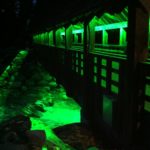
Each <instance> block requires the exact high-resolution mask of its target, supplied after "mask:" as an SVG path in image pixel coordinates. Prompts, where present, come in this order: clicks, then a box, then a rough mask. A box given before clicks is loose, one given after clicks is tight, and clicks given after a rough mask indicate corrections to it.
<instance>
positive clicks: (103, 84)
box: [101, 79, 106, 88]
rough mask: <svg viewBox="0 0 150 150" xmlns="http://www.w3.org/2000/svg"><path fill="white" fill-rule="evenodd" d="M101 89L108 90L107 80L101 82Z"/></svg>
mask: <svg viewBox="0 0 150 150" xmlns="http://www.w3.org/2000/svg"><path fill="white" fill-rule="evenodd" d="M101 87H103V88H106V80H103V79H102V80H101Z"/></svg>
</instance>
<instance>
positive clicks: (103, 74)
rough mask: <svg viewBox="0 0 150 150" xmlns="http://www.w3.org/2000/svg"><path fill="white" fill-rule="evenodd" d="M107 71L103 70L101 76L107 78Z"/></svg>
mask: <svg viewBox="0 0 150 150" xmlns="http://www.w3.org/2000/svg"><path fill="white" fill-rule="evenodd" d="M106 75H107V71H106V69H101V76H103V77H106Z"/></svg>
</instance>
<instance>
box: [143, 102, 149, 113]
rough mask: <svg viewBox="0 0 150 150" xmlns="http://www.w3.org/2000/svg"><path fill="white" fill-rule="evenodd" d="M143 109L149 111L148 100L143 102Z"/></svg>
mask: <svg viewBox="0 0 150 150" xmlns="http://www.w3.org/2000/svg"><path fill="white" fill-rule="evenodd" d="M144 110H146V111H148V112H150V102H149V101H145V102H144Z"/></svg>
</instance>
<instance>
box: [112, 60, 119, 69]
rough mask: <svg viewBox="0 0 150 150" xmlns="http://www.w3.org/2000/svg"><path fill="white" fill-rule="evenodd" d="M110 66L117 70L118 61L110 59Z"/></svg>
mask: <svg viewBox="0 0 150 150" xmlns="http://www.w3.org/2000/svg"><path fill="white" fill-rule="evenodd" d="M112 68H113V69H116V70H118V69H119V63H118V62H116V61H112Z"/></svg>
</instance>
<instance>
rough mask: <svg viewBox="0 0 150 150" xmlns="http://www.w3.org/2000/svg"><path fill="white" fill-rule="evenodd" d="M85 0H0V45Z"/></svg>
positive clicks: (36, 27) (42, 24) (31, 31)
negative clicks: (0, 36) (0, 37)
mask: <svg viewBox="0 0 150 150" xmlns="http://www.w3.org/2000/svg"><path fill="white" fill-rule="evenodd" d="M85 2H87V1H85V0H76V1H71V0H54V1H51V0H1V1H0V19H1V21H0V23H1V28H0V32H1V35H2V40H1V44H0V45H1V46H5V45H7V46H9V45H11V44H13V43H15V41H17V40H18V39H20V40H21V38H22V39H23V38H26V36H28V34H32V33H34V32H36V31H38V30H40V29H41V28H44V27H46V26H48V25H51V24H54V23H55V22H56V21H58V20H60V19H64V18H65V16H67V15H69V14H70V13H74V11H76V10H77V9H80V7H82V6H84V3H85Z"/></svg>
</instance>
